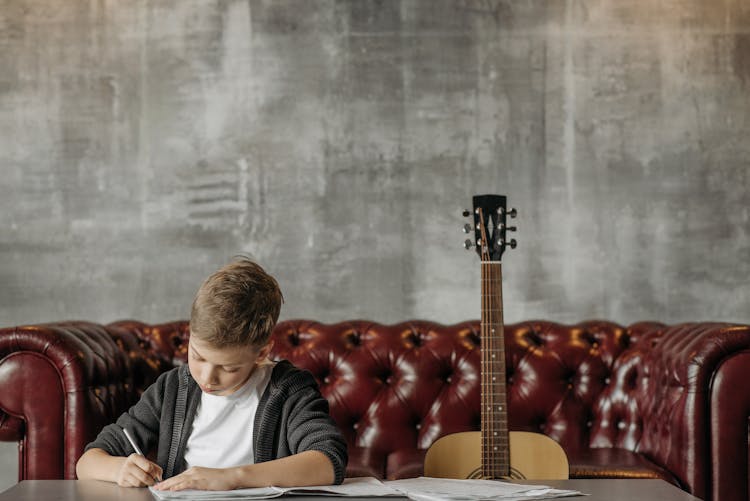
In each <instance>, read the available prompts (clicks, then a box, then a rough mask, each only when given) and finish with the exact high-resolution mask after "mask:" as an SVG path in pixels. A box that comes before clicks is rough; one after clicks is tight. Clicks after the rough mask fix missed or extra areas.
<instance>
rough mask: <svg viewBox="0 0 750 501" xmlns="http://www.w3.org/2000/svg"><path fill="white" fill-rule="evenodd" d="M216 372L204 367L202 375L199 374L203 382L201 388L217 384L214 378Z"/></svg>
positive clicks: (213, 369)
mask: <svg viewBox="0 0 750 501" xmlns="http://www.w3.org/2000/svg"><path fill="white" fill-rule="evenodd" d="M216 374H217V371H216V369H215V368H212V367H206V368H205V370H204V371H203V373H202V374H201V376H202V377H201V379H202V380H203V381H202V382H201V384H203V386H213V385H215V384H217V383H218V382H219V381H218V379H217V377H216Z"/></svg>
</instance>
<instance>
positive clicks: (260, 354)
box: [258, 341, 273, 360]
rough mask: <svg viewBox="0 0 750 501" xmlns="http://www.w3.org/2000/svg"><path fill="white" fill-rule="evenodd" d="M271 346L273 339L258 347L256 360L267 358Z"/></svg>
mask: <svg viewBox="0 0 750 501" xmlns="http://www.w3.org/2000/svg"><path fill="white" fill-rule="evenodd" d="M271 348H273V341H269V342H268V343H266V345H265V346H264V347H263V348H261V349H260V351H259V352H258V360H265V359H266V358H268V354H269V353H271Z"/></svg>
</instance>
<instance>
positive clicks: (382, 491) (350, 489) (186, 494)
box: [149, 477, 404, 501]
mask: <svg viewBox="0 0 750 501" xmlns="http://www.w3.org/2000/svg"><path fill="white" fill-rule="evenodd" d="M149 490H150V491H151V494H153V495H154V496H155V497H156V498H157V499H192V500H202V499H204V500H207V499H210V500H212V501H213V500H220V501H227V500H231V501H237V500H242V499H247V500H253V499H271V498H275V497H279V496H282V495H285V494H289V495H293V494H298V495H304V496H315V495H322V496H342V497H347V496H348V497H384V496H396V497H404V495H403V494H402V493H401V492H400V491H397V490H395V489H392V488H390V487H388V486H386V485H385V484H383V482H381V481H380V480H378V479H376V478H373V477H358V478H346V479H344V482H343V483H342V484H341V485H314V486H308V487H256V488H251V489H235V490H233V491H199V490H189V489H188V490H183V491H157V490H156V489H153V488H152V487H149Z"/></svg>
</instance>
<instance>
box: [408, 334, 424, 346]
mask: <svg viewBox="0 0 750 501" xmlns="http://www.w3.org/2000/svg"><path fill="white" fill-rule="evenodd" d="M409 341H411V344H412V345H414V347H415V348H417V347H419V346H422V336H421V335H420V334H419V333H418V332H416V331H412V333H411V336H409Z"/></svg>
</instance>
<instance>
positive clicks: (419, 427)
mask: <svg viewBox="0 0 750 501" xmlns="http://www.w3.org/2000/svg"><path fill="white" fill-rule="evenodd" d="M414 427H415V428H416V429H418V430H421V429H422V423H417V424H416V425H415V426H414Z"/></svg>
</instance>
